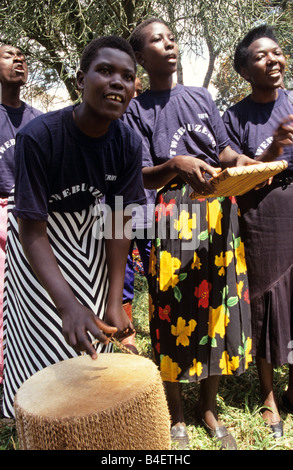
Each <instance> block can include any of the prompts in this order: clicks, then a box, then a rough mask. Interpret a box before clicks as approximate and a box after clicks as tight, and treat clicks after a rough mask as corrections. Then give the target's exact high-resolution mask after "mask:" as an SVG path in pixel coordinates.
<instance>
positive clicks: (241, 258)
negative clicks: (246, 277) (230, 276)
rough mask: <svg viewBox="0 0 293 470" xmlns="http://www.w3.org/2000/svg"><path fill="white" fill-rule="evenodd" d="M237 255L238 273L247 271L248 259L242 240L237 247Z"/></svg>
mask: <svg viewBox="0 0 293 470" xmlns="http://www.w3.org/2000/svg"><path fill="white" fill-rule="evenodd" d="M235 255H236V260H237V263H236V273H237V274H241V273H246V271H247V267H246V260H245V253H244V243H243V242H240V243H239V246H238V247H237V248H235Z"/></svg>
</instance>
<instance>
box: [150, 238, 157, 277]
mask: <svg viewBox="0 0 293 470" xmlns="http://www.w3.org/2000/svg"><path fill="white" fill-rule="evenodd" d="M156 264H157V257H156V254H155V247H154V245H152V247H151V251H150V257H149V274H151V275H152V276H155V275H156Z"/></svg>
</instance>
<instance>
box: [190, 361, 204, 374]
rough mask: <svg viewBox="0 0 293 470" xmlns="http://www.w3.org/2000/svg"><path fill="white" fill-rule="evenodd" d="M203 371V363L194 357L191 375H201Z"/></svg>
mask: <svg viewBox="0 0 293 470" xmlns="http://www.w3.org/2000/svg"><path fill="white" fill-rule="evenodd" d="M202 371H203V367H202V363H201V362H197V360H196V359H193V364H192V366H191V367H190V369H189V375H195V374H196V375H197V377H199V376H200V375H201V373H202Z"/></svg>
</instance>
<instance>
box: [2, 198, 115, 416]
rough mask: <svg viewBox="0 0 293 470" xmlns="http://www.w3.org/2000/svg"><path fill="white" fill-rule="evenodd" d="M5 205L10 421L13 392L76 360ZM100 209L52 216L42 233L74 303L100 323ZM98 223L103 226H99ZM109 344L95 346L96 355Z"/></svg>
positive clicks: (6, 402)
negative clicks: (36, 375) (40, 374)
mask: <svg viewBox="0 0 293 470" xmlns="http://www.w3.org/2000/svg"><path fill="white" fill-rule="evenodd" d="M13 204H14V203H13V194H12V195H11V197H10V198H9V203H8V232H7V247H6V263H5V279H4V308H3V310H4V311H3V318H4V381H3V394H4V396H3V413H4V416H7V417H13V416H14V409H13V401H14V396H15V393H16V392H17V390H18V388H19V387H20V386H21V385H22V383H24V382H25V381H26V380H27V379H28V378H29V377H30V376H31V375H33V374H34V373H36V372H37V371H39V370H41V369H43V368H44V367H47V366H49V365H52V364H54V363H56V362H58V361H61V360H64V359H69V358H72V357H75V356H77V353H76V352H75V351H74V350H73V349H72V348H71V347H70V346H69V345H68V344H67V343H66V341H65V339H64V337H63V334H62V322H61V318H60V317H59V315H58V312H57V310H56V308H55V305H54V304H53V303H52V300H51V298H50V297H49V295H48V294H47V292H46V291H45V290H44V288H43V287H42V286H41V284H40V283H39V281H38V280H37V279H36V277H35V275H34V274H33V272H32V269H31V268H30V265H29V264H28V262H27V260H26V257H25V255H24V253H23V250H22V247H21V245H20V242H19V236H18V224H17V220H16V218H15V216H14V215H13V212H12V208H13ZM101 220H102V218H101V217H100V206H99V205H95V206H91V207H89V208H87V209H85V210H83V211H81V212H78V213H76V212H75V213H63V214H60V213H51V214H50V215H49V218H48V224H47V233H48V237H49V240H50V243H51V246H52V249H53V251H54V254H55V256H56V259H57V262H58V265H59V267H60V269H61V271H62V273H63V275H64V277H65V279H66V281H67V282H68V284H69V285H70V286H71V288H72V290H73V292H74V293H75V295H76V297H77V299H78V300H79V301H80V302H81V303H82V304H83V305H86V306H87V307H88V308H90V309H91V310H92V311H93V312H94V313H96V314H98V315H99V317H100V318H103V315H104V312H105V307H106V301H107V293H108V278H107V267H106V256H105V247H104V239H103V238H101V237H99V226H100V222H99V221H101ZM101 223H102V222H101ZM111 350H112V345H111V344H109V345H108V346H106V347H105V346H103V345H101V344H98V346H97V351H98V352H110V351H111Z"/></svg>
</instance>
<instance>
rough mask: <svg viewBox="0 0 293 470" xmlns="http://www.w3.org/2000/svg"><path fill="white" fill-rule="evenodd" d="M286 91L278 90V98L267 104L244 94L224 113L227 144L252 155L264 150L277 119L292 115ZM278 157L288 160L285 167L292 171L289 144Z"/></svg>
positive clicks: (292, 149) (291, 150)
mask: <svg viewBox="0 0 293 470" xmlns="http://www.w3.org/2000/svg"><path fill="white" fill-rule="evenodd" d="M288 94H289V91H287V90H282V89H279V90H278V98H277V99H276V100H275V101H272V102H271V103H256V102H255V101H253V100H252V99H251V97H250V96H247V97H246V98H244V99H243V100H242V101H240V102H239V103H237V104H235V105H234V106H231V108H229V109H228V110H227V111H226V112H225V113H224V115H223V121H224V123H225V126H226V129H227V132H228V135H229V137H230V139H231V144H230V145H231V147H232V148H233V149H234V150H235V151H236V152H238V153H244V154H245V155H248V156H249V157H250V158H255V157H256V156H258V155H261V154H262V153H263V152H264V151H265V149H266V148H267V147H268V146H269V145H270V144H271V143H272V140H273V133H274V131H275V130H276V128H277V127H278V126H279V124H280V122H281V120H282V119H284V118H286V117H287V116H288V115H289V114H293V105H292V103H290V101H289V100H288ZM278 160H286V161H288V170H290V171H293V145H287V146H285V147H284V150H283V153H282V155H281V156H280V157H279V158H278Z"/></svg>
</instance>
